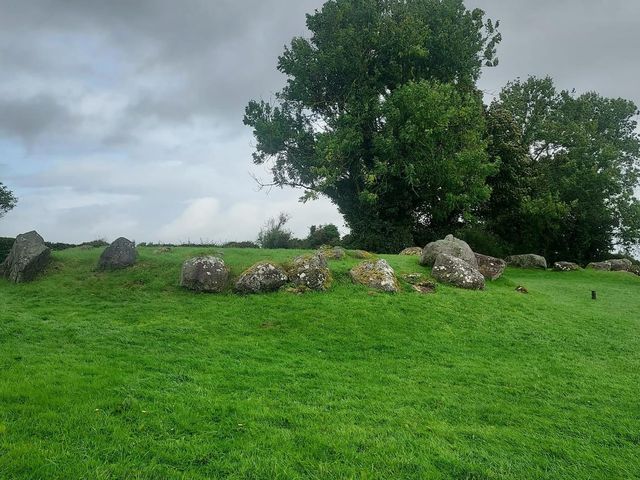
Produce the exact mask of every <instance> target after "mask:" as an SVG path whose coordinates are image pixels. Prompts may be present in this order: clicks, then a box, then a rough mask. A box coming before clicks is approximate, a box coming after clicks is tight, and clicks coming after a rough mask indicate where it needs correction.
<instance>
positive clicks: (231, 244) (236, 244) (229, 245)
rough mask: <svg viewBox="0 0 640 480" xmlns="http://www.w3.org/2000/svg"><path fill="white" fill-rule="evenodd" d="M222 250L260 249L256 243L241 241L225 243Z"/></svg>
mask: <svg viewBox="0 0 640 480" xmlns="http://www.w3.org/2000/svg"><path fill="white" fill-rule="evenodd" d="M221 246H222V248H260V245H258V244H257V243H256V242H251V241H242V242H226V243H223V244H222V245H221Z"/></svg>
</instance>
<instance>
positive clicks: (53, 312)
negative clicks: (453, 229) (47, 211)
mask: <svg viewBox="0 0 640 480" xmlns="http://www.w3.org/2000/svg"><path fill="white" fill-rule="evenodd" d="M100 251H101V250H100V249H93V250H81V249H72V250H66V251H64V252H55V253H54V254H53V259H54V260H53V263H52V264H51V266H50V268H49V271H48V272H47V275H46V276H45V277H43V278H42V279H40V280H38V281H36V282H35V283H32V284H25V285H12V284H9V283H7V282H5V281H0V478H2V479H4V478H7V479H36V478H38V479H44V478H47V479H48V478H59V479H70V478H96V479H116V478H117V479H123V478H131V479H133V478H135V479H165V478H166V479H173V478H175V479H210V478H234V479H247V478H251V479H276V478H282V479H295V478H299V479H308V478H315V479H344V478H357V479H365V478H366V479H429V478H434V479H439V478H442V479H447V478H459V479H498V478H500V479H502V478H510V479H525V478H526V479H529V478H531V479H533V478H535V479H559V478H571V479H587V478H589V479H596V478H601V479H612V478H638V477H640V408H639V405H640V354H639V353H638V352H640V295H639V292H640V277H635V276H633V275H631V274H627V273H609V272H594V271H580V272H569V273H556V272H542V271H519V270H513V269H509V270H508V271H507V272H506V275H505V277H504V278H502V279H500V280H498V281H497V282H494V283H489V284H488V286H487V290H486V291H484V292H472V291H463V290H457V289H454V288H450V287H446V286H440V287H439V288H438V292H437V293H436V294H434V295H420V294H419V293H417V292H414V291H413V290H412V288H411V287H410V286H409V285H408V284H406V283H402V282H401V283H402V293H400V294H398V295H388V294H383V293H373V292H369V291H368V290H367V288H366V287H362V286H356V285H352V283H351V281H350V279H349V276H348V271H349V269H350V268H351V267H352V266H354V265H355V264H357V263H358V262H359V261H360V260H356V259H353V258H349V257H348V258H346V259H344V260H339V261H332V262H330V266H331V269H332V273H333V276H334V280H335V281H334V284H333V286H332V287H331V289H330V291H328V292H325V293H306V294H304V295H297V294H295V293H289V292H286V291H282V292H278V293H273V294H267V295H255V296H239V295H233V294H222V295H206V294H194V293H191V292H187V291H184V290H182V289H181V288H179V286H178V279H179V272H180V267H181V263H182V261H183V260H185V259H186V258H189V257H191V256H193V255H195V254H199V253H215V252H217V251H219V250H216V249H197V248H176V249H174V250H172V251H171V252H170V253H165V254H155V253H154V249H152V248H142V249H140V252H141V255H140V261H139V263H138V265H137V266H135V267H133V268H131V269H128V270H126V271H120V272H112V273H100V272H96V271H95V270H94V267H95V264H96V263H97V260H98V256H99V254H100ZM300 253H301V252H295V251H260V250H240V249H238V250H234V249H225V250H224V251H223V254H224V255H223V256H224V259H225V261H226V262H227V265H228V266H230V267H231V272H232V275H233V276H238V275H239V274H240V273H241V272H242V271H244V270H245V269H246V268H247V267H249V266H250V265H252V264H253V263H255V262H257V261H259V260H271V261H276V262H281V263H285V262H287V261H289V260H290V259H291V258H292V257H293V256H295V255H297V254H300ZM383 258H386V259H387V260H388V261H389V263H390V264H391V265H392V266H393V267H394V268H395V269H396V272H397V273H398V275H399V276H400V275H401V274H407V273H412V272H428V270H427V269H424V268H423V267H420V266H419V265H418V264H417V262H418V259H417V258H416V257H401V256H383ZM518 285H523V286H525V287H526V288H527V289H528V291H529V292H530V293H529V294H528V295H523V294H520V293H517V292H516V291H515V288H516V286H518ZM591 290H597V291H598V301H596V302H594V301H592V300H591Z"/></svg>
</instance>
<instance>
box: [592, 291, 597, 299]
mask: <svg viewBox="0 0 640 480" xmlns="http://www.w3.org/2000/svg"><path fill="white" fill-rule="evenodd" d="M597 299H598V294H597V293H596V291H595V290H591V300H597Z"/></svg>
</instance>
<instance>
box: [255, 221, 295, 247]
mask: <svg viewBox="0 0 640 480" xmlns="http://www.w3.org/2000/svg"><path fill="white" fill-rule="evenodd" d="M289 218H290V217H289V215H287V214H286V213H281V214H280V215H278V217H277V218H270V219H269V220H268V221H267V223H265V225H264V227H262V230H260V233H259V235H258V244H259V245H260V247H261V248H289V247H290V242H291V239H292V234H291V232H290V231H289V230H286V229H285V228H284V226H285V225H286V224H287V222H288V221H289Z"/></svg>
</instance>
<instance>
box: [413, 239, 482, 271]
mask: <svg viewBox="0 0 640 480" xmlns="http://www.w3.org/2000/svg"><path fill="white" fill-rule="evenodd" d="M440 254H445V255H450V256H452V257H455V258H459V259H461V260H462V261H464V262H467V263H468V264H469V265H471V267H473V268H474V269H476V268H478V261H477V260H476V256H475V254H474V253H473V250H471V247H470V246H469V245H468V244H467V242H465V241H463V240H460V239H459V238H456V237H454V236H453V235H447V237H446V238H445V239H444V240H438V241H436V242H431V243H430V244H428V245H427V246H426V247H424V250H423V251H422V257H421V258H420V265H424V266H427V267H432V266H433V265H435V262H436V259H437V257H438V255H440Z"/></svg>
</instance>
